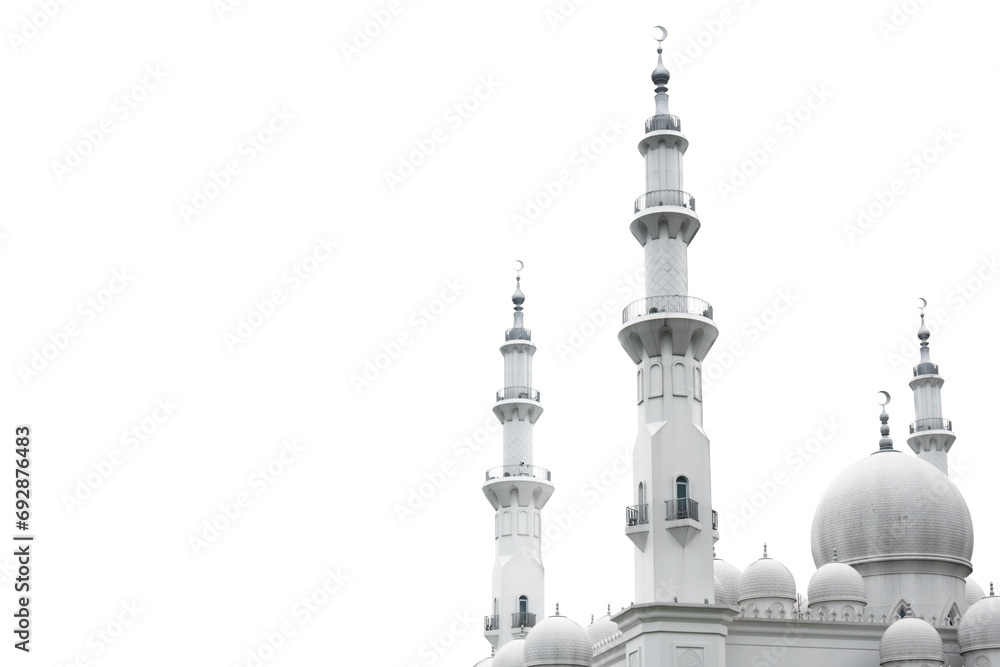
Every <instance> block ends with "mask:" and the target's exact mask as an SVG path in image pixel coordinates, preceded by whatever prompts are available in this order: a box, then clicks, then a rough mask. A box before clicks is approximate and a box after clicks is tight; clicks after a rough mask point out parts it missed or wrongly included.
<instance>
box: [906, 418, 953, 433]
mask: <svg viewBox="0 0 1000 667" xmlns="http://www.w3.org/2000/svg"><path fill="white" fill-rule="evenodd" d="M950 430H951V420H950V419H944V418H942V417H928V418H927V419H918V420H917V421H915V422H913V423H912V424H910V433H916V432H917V431H950Z"/></svg>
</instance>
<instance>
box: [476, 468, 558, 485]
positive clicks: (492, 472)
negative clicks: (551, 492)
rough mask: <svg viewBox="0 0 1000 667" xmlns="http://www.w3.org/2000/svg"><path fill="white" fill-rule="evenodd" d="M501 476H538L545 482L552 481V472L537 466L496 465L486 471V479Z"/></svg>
mask: <svg viewBox="0 0 1000 667" xmlns="http://www.w3.org/2000/svg"><path fill="white" fill-rule="evenodd" d="M501 477H538V478H539V479H544V480H545V481H546V482H551V481H552V473H551V472H549V471H548V470H546V469H545V468H540V467H539V466H529V465H525V464H519V465H516V466H497V467H495V468H490V469H489V470H487V471H486V481H487V482H488V481H490V480H491V479H500V478H501Z"/></svg>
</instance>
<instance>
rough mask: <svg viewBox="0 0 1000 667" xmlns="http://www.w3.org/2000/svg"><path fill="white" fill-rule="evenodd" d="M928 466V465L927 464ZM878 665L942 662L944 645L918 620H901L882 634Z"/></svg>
mask: <svg viewBox="0 0 1000 667" xmlns="http://www.w3.org/2000/svg"><path fill="white" fill-rule="evenodd" d="M928 465H930V464H928ZM878 659H879V663H881V664H883V665H884V664H885V663H887V662H892V661H893V660H914V661H916V660H931V661H935V662H939V663H940V662H944V643H943V642H942V641H941V635H939V634H938V631H937V630H935V629H934V627H933V626H932V625H931V624H930V623H928V622H927V621H922V620H920V619H919V618H913V617H910V618H901V619H899V620H898V621H896V622H895V623H893V624H892V625H890V626H889V627H888V628H887V629H886V631H885V632H884V633H883V634H882V641H880V642H879V644H878Z"/></svg>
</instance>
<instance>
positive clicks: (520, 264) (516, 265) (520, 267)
mask: <svg viewBox="0 0 1000 667" xmlns="http://www.w3.org/2000/svg"><path fill="white" fill-rule="evenodd" d="M514 270H515V271H517V272H518V273H520V272H521V271H523V270H524V262H522V261H521V260H519V259H515V260H514Z"/></svg>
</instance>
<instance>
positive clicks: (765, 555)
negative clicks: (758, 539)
mask: <svg viewBox="0 0 1000 667" xmlns="http://www.w3.org/2000/svg"><path fill="white" fill-rule="evenodd" d="M764 558H767V542H764Z"/></svg>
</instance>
